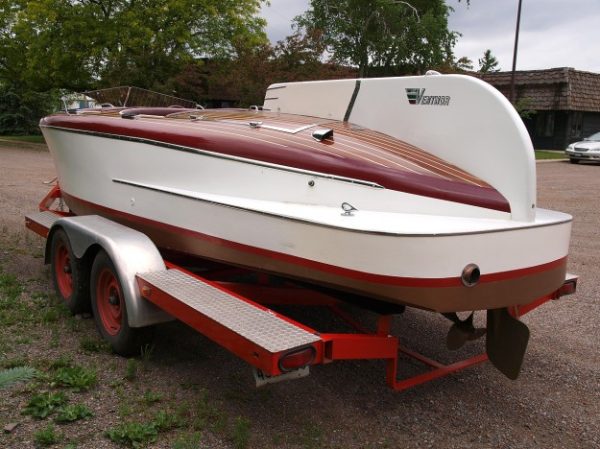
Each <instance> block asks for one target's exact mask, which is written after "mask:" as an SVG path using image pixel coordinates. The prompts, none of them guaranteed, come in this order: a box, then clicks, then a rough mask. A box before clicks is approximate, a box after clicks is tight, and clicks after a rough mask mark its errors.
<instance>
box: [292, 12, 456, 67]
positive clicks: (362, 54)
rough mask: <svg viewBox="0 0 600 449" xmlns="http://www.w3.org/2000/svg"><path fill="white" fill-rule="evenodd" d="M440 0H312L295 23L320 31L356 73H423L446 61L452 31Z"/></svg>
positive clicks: (332, 51) (331, 50) (327, 45)
mask: <svg viewBox="0 0 600 449" xmlns="http://www.w3.org/2000/svg"><path fill="white" fill-rule="evenodd" d="M448 14H449V7H448V6H446V4H445V3H444V1H443V0H411V1H400V0H311V3H310V9H309V10H308V11H307V12H306V13H304V14H303V15H301V16H298V17H297V18H296V19H295V21H296V24H297V25H298V26H299V27H300V29H302V30H303V31H305V32H309V31H311V30H317V31H319V32H320V33H321V36H322V40H323V43H324V46H325V48H326V49H327V52H328V53H330V54H331V55H332V60H333V61H335V62H337V63H342V64H352V65H355V66H357V67H358V70H359V76H361V77H362V76H366V75H367V74H368V72H369V70H371V69H377V71H378V74H392V73H397V72H404V73H423V72H424V71H426V70H427V69H429V68H431V67H437V66H439V65H442V64H443V63H444V61H447V60H449V59H450V56H451V55H449V54H448V51H451V49H452V47H453V46H454V42H455V40H456V33H453V32H451V31H449V30H448Z"/></svg>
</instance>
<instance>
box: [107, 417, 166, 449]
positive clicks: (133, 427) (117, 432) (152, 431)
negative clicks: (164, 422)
mask: <svg viewBox="0 0 600 449" xmlns="http://www.w3.org/2000/svg"><path fill="white" fill-rule="evenodd" d="M105 435H106V436H107V437H108V438H109V439H110V440H111V441H113V442H115V443H118V444H123V445H127V446H131V447H134V448H139V447H142V446H144V445H146V444H148V443H154V442H155V441H156V439H157V438H158V430H157V429H156V426H155V425H154V423H135V422H132V423H123V424H119V425H118V426H116V427H113V428H112V429H109V430H107V431H106V434H105Z"/></svg>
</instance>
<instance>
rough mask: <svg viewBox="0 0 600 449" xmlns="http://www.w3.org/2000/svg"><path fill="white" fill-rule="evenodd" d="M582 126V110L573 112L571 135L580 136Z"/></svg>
mask: <svg viewBox="0 0 600 449" xmlns="http://www.w3.org/2000/svg"><path fill="white" fill-rule="evenodd" d="M582 127H583V112H573V113H572V114H571V131H570V136H571V137H581V128H582Z"/></svg>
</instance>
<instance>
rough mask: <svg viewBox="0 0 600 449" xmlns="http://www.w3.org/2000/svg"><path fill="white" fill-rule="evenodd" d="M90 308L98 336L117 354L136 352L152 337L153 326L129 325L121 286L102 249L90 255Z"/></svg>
mask: <svg viewBox="0 0 600 449" xmlns="http://www.w3.org/2000/svg"><path fill="white" fill-rule="evenodd" d="M91 296H92V310H93V312H94V320H95V322H96V327H97V328H98V331H99V332H100V335H102V338H104V340H106V341H107V342H108V343H110V345H111V347H112V350H113V351H114V352H116V353H117V354H119V355H123V356H130V355H138V354H139V353H140V349H141V348H142V347H143V346H144V345H145V344H147V343H149V342H150V341H151V339H152V334H153V328H152V327H150V326H149V327H142V328H132V327H129V323H128V320H127V306H126V302H125V297H124V296H123V287H122V284H121V281H120V279H119V275H118V274H117V271H116V270H115V266H114V264H113V262H112V260H111V259H110V257H109V256H108V254H106V252H105V251H100V252H99V253H98V254H97V255H96V258H95V259H94V264H93V265H92V274H91Z"/></svg>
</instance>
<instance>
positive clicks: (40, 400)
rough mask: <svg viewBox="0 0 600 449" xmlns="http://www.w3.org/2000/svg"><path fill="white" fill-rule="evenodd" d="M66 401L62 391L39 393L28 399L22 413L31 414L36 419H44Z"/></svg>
mask: <svg viewBox="0 0 600 449" xmlns="http://www.w3.org/2000/svg"><path fill="white" fill-rule="evenodd" d="M66 403H67V397H66V396H65V394H64V393H62V392H58V393H52V392H46V393H39V394H36V395H35V396H33V397H32V398H31V399H30V400H29V402H28V403H27V406H26V407H25V409H24V410H23V414H24V415H30V416H33V417H34V418H37V419H44V418H47V417H48V416H49V415H51V414H52V413H54V412H55V411H56V409H58V408H59V407H61V406H63V405H65V404H66Z"/></svg>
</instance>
